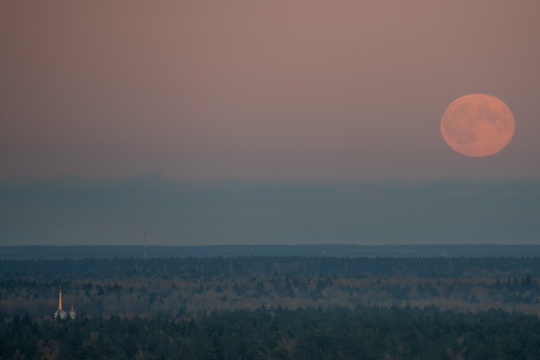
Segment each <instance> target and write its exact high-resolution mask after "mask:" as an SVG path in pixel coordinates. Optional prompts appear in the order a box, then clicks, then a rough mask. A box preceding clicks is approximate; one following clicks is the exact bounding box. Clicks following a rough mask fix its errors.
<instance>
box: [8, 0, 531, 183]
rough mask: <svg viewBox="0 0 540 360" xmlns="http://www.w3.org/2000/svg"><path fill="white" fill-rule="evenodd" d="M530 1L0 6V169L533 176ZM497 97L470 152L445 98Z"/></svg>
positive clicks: (197, 175)
mask: <svg viewBox="0 0 540 360" xmlns="http://www.w3.org/2000/svg"><path fill="white" fill-rule="evenodd" d="M539 14H540V2H537V1H521V2H512V1H500V2H491V1H490V2H488V1H477V2H472V1H462V0H460V1H437V2H434V1H200V0H197V1H162V2H142V1H114V2H109V1H88V2H78V1H76V2H74V1H47V2H43V1H24V2H21V1H17V2H15V1H10V2H2V3H1V4H0V48H1V49H2V57H1V58H2V60H1V64H2V66H1V67H0V78H1V81H0V101H1V103H2V104H1V106H0V121H1V123H0V126H1V127H0V168H1V173H0V177H8V178H16V177H19V176H47V177H49V176H62V175H75V176H81V177H130V176H137V175H140V174H144V173H149V172H155V173H160V174H163V175H164V176H166V177H170V178H174V179H189V180H203V179H231V178H234V179H248V180H253V179H257V180H261V179H263V180H264V179H304V180H328V179H413V180H415V179H419V180H424V179H440V178H442V179H445V178H477V179H484V178H526V177H536V178H538V177H540V166H539V165H538V164H539V162H538V161H539V160H538V159H539V158H540V141H538V137H539V135H540V118H539V114H540V101H539V99H540V70H539V68H538V66H539V64H540V22H539V21H538V15H539ZM469 93H486V94H490V95H494V96H497V97H499V98H500V99H502V100H503V101H505V102H506V104H507V105H508V106H509V107H510V109H511V110H512V112H513V114H514V116H515V118H516V132H515V135H514V139H513V141H512V142H511V143H510V145H509V146H508V147H507V148H506V149H504V150H503V151H502V152H500V153H499V154H497V155H495V156H492V157H489V158H483V159H471V158H467V157H464V156H461V155H459V154H457V153H455V152H453V151H452V150H451V149H450V148H449V147H448V146H447V145H446V144H445V143H444V141H443V140H442V137H441V134H440V130H439V121H440V118H441V116H442V113H443V112H444V110H445V108H446V106H447V105H448V104H449V103H450V102H452V101H453V100H454V99H456V98H457V97H460V96H463V95H466V94H469Z"/></svg>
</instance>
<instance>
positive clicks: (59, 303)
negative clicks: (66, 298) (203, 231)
mask: <svg viewBox="0 0 540 360" xmlns="http://www.w3.org/2000/svg"><path fill="white" fill-rule="evenodd" d="M58 310H62V288H60V295H59V296H58Z"/></svg>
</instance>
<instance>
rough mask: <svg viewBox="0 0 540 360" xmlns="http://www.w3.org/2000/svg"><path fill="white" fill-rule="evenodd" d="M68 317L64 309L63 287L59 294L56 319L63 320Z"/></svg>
mask: <svg viewBox="0 0 540 360" xmlns="http://www.w3.org/2000/svg"><path fill="white" fill-rule="evenodd" d="M65 317H66V312H65V311H64V310H62V289H61V288H60V292H59V295H58V310H56V312H55V313H54V318H55V319H60V320H63V319H64V318H65Z"/></svg>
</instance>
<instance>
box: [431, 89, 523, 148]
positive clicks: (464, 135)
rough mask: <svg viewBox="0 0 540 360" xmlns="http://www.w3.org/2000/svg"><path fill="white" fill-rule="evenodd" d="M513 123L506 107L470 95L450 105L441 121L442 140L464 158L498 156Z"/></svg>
mask: <svg viewBox="0 0 540 360" xmlns="http://www.w3.org/2000/svg"><path fill="white" fill-rule="evenodd" d="M514 131H515V122H514V116H513V115H512V112H511V111H510V109H509V108H508V106H506V104H505V103H504V102H503V101H502V100H500V99H498V98H496V97H495V96H490V95H485V94H471V95H465V96H462V97H460V98H458V99H456V100H454V101H452V103H450V105H448V107H447V108H446V110H445V111H444V114H443V116H442V119H441V133H442V136H443V139H444V141H446V143H447V144H448V145H449V146H450V147H451V148H452V149H453V150H455V151H457V152H458V153H460V154H463V155H466V156H473V157H483V156H490V155H494V154H496V153H498V152H499V151H501V150H502V149H504V147H505V146H506V145H508V143H509V142H510V140H512V136H514Z"/></svg>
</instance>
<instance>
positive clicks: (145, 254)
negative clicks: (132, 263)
mask: <svg viewBox="0 0 540 360" xmlns="http://www.w3.org/2000/svg"><path fill="white" fill-rule="evenodd" d="M147 257H148V253H147V252H146V231H145V232H144V258H145V259H146V258H147Z"/></svg>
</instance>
